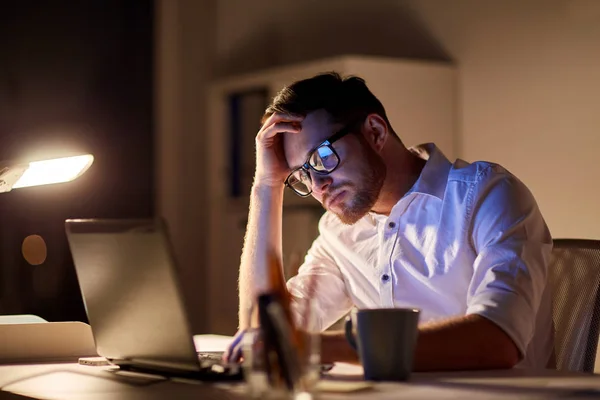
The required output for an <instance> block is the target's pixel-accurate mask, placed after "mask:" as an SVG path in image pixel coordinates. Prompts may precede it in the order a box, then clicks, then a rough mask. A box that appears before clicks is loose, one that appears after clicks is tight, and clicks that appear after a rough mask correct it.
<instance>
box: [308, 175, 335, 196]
mask: <svg viewBox="0 0 600 400" xmlns="http://www.w3.org/2000/svg"><path fill="white" fill-rule="evenodd" d="M310 179H311V181H312V190H313V192H314V193H315V194H316V195H317V196H318V197H319V198H321V197H322V196H323V193H325V191H326V190H327V187H328V186H329V185H330V184H331V181H332V179H331V176H329V175H319V174H316V173H314V172H313V171H311V172H310Z"/></svg>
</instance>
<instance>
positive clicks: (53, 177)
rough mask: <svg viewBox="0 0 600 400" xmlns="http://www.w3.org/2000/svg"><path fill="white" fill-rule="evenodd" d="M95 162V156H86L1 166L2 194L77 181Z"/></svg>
mask: <svg viewBox="0 0 600 400" xmlns="http://www.w3.org/2000/svg"><path fill="white" fill-rule="evenodd" d="M93 162H94V156H92V155H91V154H84V155H78V156H72V157H63V158H55V159H51V160H41V161H32V162H29V163H13V164H11V163H5V164H4V166H1V165H2V164H0V193H3V192H10V191H11V190H12V189H18V188H24V187H30V186H40V185H49V184H53V183H62V182H69V181H72V180H74V179H77V178H78V177H80V176H81V175H82V174H84V173H85V171H87V170H88V168H89V167H90V166H91V165H92V163H93Z"/></svg>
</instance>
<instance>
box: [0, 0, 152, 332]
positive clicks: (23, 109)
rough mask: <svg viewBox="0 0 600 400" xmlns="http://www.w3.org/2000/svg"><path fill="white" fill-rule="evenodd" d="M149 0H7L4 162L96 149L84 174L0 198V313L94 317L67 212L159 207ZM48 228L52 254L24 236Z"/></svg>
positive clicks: (0, 133)
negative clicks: (31, 260)
mask: <svg viewBox="0 0 600 400" xmlns="http://www.w3.org/2000/svg"><path fill="white" fill-rule="evenodd" d="M152 24H153V4H152V1H150V0H121V1H117V0H94V1H92V0H86V1H77V0H72V1H66V0H46V1H43V0H39V1H32V0H18V1H17V0H14V1H3V2H2V3H1V4H0V160H10V159H18V158H25V159H43V158H49V157H53V156H57V155H60V154H63V153H65V152H89V153H92V154H93V155H94V157H95V162H94V164H93V165H92V167H91V168H90V170H89V171H88V172H87V173H86V174H85V175H83V176H82V177H81V178H79V179H78V180H76V181H73V182H70V183H66V184H60V185H53V186H46V187H37V188H24V189H18V190H13V191H12V192H10V193H5V194H0V250H1V251H0V314H16V313H34V314H38V315H40V316H42V317H44V318H47V319H49V320H83V321H85V320H86V317H85V312H84V309H83V305H82V301H81V296H80V293H79V287H78V284H77V280H76V277H75V273H74V269H73V265H72V259H71V255H70V252H69V249H68V245H67V241H66V237H65V234H64V220H65V219H66V218H75V217H77V218H89V217H110V218H125V217H148V216H152V214H153V148H152V144H153V135H152V102H153V101H152V79H153V78H152V75H153V71H152V65H153V54H152V51H153V50H152V47H153V45H152V43H153V32H152V31H153V26H152ZM30 234H39V235H41V236H42V237H43V238H44V239H45V240H46V243H47V246H48V257H47V259H46V262H45V263H44V264H42V265H39V266H31V265H29V264H28V263H27V262H26V261H25V260H24V259H23V257H22V255H21V243H22V241H23V239H24V238H25V237H26V236H27V235H30Z"/></svg>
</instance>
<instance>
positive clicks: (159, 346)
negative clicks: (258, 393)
mask: <svg viewBox="0 0 600 400" xmlns="http://www.w3.org/2000/svg"><path fill="white" fill-rule="evenodd" d="M65 229H66V234H67V239H68V243H69V247H70V250H71V253H72V256H73V262H74V265H75V271H76V273H77V279H78V281H79V286H80V289H81V294H82V297H83V301H84V305H85V309H86V313H87V316H88V319H89V323H90V325H91V328H92V332H93V334H94V339H95V342H96V350H97V352H98V354H99V355H100V356H102V357H105V358H106V359H107V360H108V361H109V362H110V363H112V364H114V365H117V366H119V367H120V369H122V370H129V371H139V372H149V373H156V374H160V375H164V376H177V377H184V378H192V379H200V380H239V379H241V378H242V376H241V368H240V367H239V366H237V365H226V364H223V363H222V361H221V360H220V355H218V354H217V355H216V356H215V355H214V354H212V355H211V354H203V353H201V354H200V355H199V354H198V353H197V352H196V348H195V347H194V341H193V335H192V333H191V329H190V325H189V321H188V318H187V315H188V314H187V311H186V308H185V304H184V301H183V298H182V294H181V290H180V285H179V278H178V275H177V268H176V264H175V258H174V255H173V250H172V246H171V243H170V241H169V237H168V233H167V228H166V225H165V223H164V222H163V220H161V219H136V220H110V219H68V220H66V222H65ZM198 350H200V351H201V350H202V349H198Z"/></svg>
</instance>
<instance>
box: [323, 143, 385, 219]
mask: <svg viewBox="0 0 600 400" xmlns="http://www.w3.org/2000/svg"><path fill="white" fill-rule="evenodd" d="M363 149H364V154H363V157H364V160H365V161H366V163H365V167H364V168H363V169H362V171H361V172H362V173H361V175H360V176H359V177H358V178H357V179H356V180H355V181H354V182H352V183H348V184H345V185H342V186H344V187H348V192H349V193H351V194H352V197H351V199H350V200H349V201H348V202H347V203H345V204H343V205H341V207H340V210H339V211H333V210H330V211H331V212H332V213H334V214H335V215H336V216H337V217H338V218H339V220H340V221H341V222H342V223H344V224H346V225H353V224H355V223H356V222H358V221H359V220H360V219H361V218H362V217H364V216H365V215H367V213H368V212H369V211H371V209H372V208H373V206H374V205H375V203H376V202H377V199H378V198H379V194H380V193H381V188H382V187H383V182H384V180H385V176H386V172H387V170H386V166H385V163H384V162H383V160H382V159H381V157H380V156H379V155H378V154H377V153H375V151H374V150H373V149H371V147H370V146H368V145H367V146H365V147H363Z"/></svg>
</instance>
